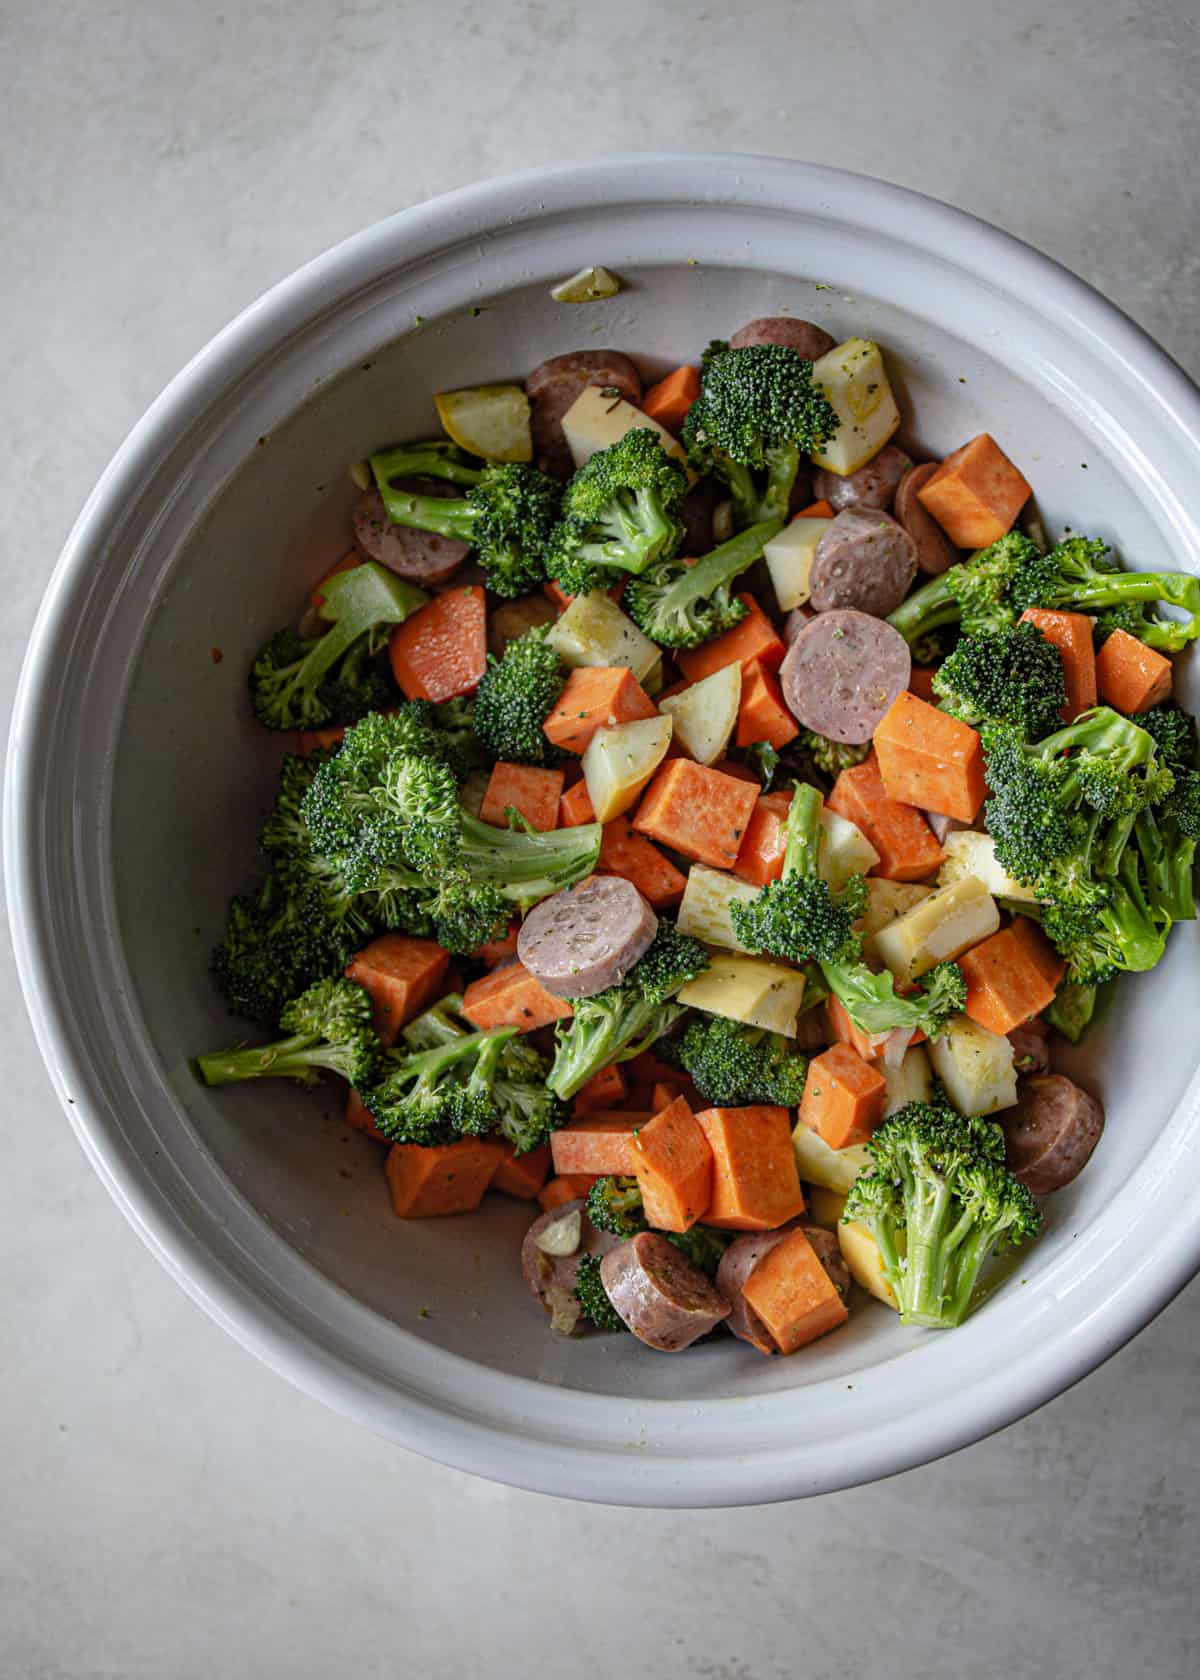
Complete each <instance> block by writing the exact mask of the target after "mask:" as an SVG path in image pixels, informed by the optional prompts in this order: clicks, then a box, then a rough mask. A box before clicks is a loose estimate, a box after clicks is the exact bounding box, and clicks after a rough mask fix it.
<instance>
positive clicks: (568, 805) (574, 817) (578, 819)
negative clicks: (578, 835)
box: [558, 779, 596, 828]
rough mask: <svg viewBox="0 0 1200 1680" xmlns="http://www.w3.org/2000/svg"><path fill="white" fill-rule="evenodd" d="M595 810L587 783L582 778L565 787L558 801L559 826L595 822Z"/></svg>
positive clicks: (564, 826) (576, 826)
mask: <svg viewBox="0 0 1200 1680" xmlns="http://www.w3.org/2000/svg"><path fill="white" fill-rule="evenodd" d="M595 820H596V812H595V808H594V807H593V805H592V796H591V794H590V793H589V792H588V787H587V783H586V782H585V781H583V780H582V779H581V780H580V781H578V782H576V783H575V785H574V786H573V787H569V788H567V789H566V790H565V791H564V792H563V793H562V795H561V796H560V798H559V801H558V826H559V828H581V827H582V826H583V824H584V823H590V822H595Z"/></svg>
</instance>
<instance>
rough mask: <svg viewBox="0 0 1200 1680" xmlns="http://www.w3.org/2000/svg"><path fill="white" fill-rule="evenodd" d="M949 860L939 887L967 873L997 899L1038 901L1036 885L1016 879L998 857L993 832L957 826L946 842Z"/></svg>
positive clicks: (940, 877)
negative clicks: (958, 827) (1025, 885)
mask: <svg viewBox="0 0 1200 1680" xmlns="http://www.w3.org/2000/svg"><path fill="white" fill-rule="evenodd" d="M942 851H943V852H944V853H945V854H946V857H945V862H944V863H943V864H942V867H941V868H940V869H939V870H938V886H939V887H947V886H949V885H950V884H951V883H952V882H954V881H961V880H962V879H963V877H964V876H967V875H975V876H977V877H978V878H979V880H981V881H982V882H983V884H984V886H985V887H986V888H987V890H988V891H989V892H990V893H993V894H994V895H995V896H996V897H997V898H1012V899H1016V900H1017V901H1018V902H1019V903H1022V904H1032V903H1034V902H1035V899H1036V894H1035V893H1034V890H1033V888H1032V887H1023V886H1022V885H1021V883H1020V881H1014V880H1013V878H1012V876H1011V875H1010V874H1009V873H1008V871H1007V869H1005V867H1004V865H1003V864H1002V863H1001V862H1000V860H999V859H998V858H997V856H996V842H995V841H994V840H993V839H992V837H991V835H990V834H979V833H977V832H976V831H975V830H974V829H973V828H963V829H957V830H955V831H954V832H952V833H950V834H947V836H946V838H945V839H944V840H943V841H942Z"/></svg>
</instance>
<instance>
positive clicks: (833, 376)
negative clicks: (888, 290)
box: [812, 338, 900, 477]
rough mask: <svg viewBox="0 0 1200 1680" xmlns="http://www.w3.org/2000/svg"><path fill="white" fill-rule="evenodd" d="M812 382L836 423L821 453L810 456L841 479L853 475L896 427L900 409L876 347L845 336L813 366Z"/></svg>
mask: <svg viewBox="0 0 1200 1680" xmlns="http://www.w3.org/2000/svg"><path fill="white" fill-rule="evenodd" d="M812 371H813V382H814V384H817V385H819V386H820V387H821V389H822V390H823V391H824V393H825V395H826V396H827V397H828V398H829V401H830V402H831V403H832V405H833V409H834V412H835V413H836V415H837V417H838V419H839V420H840V422H841V424H840V425H839V427H838V429H837V431H836V432H835V433H834V434H833V436H832V438H830V440H829V442H828V443H826V444H825V446H824V447H823V448H822V449H818V450H815V451H814V452H813V460H814V461H815V462H816V463H817V465H818V466H819V467H828V469H829V471H830V472H835V473H839V474H840V475H841V476H842V477H845V476H846V475H847V474H849V473H852V472H857V471H858V469H859V467H863V466H865V465H866V464H867V462H868V461H869V460H870V459H871V457H872V456H873V455H878V453H879V451H880V450H881V449H882V448H883V446H884V444H885V443H886V442H887V441H888V439H889V438H890V437H891V435H892V433H893V432H894V431H895V430H896V428H897V426H899V424H900V410H899V409H898V408H897V407H896V399H895V397H894V396H893V395H892V387H891V386H890V385H889V384H888V376H887V373H886V372H885V370H884V366H883V356H882V354H881V353H880V349H879V346H878V344H872V343H870V341H869V340H867V339H865V338H848V339H847V340H846V342H845V344H835V345H834V347H833V349H832V350H827V351H826V352H825V354H824V355H823V356H822V357H820V358H819V360H817V361H815V362H814V363H813V370H812Z"/></svg>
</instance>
